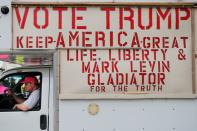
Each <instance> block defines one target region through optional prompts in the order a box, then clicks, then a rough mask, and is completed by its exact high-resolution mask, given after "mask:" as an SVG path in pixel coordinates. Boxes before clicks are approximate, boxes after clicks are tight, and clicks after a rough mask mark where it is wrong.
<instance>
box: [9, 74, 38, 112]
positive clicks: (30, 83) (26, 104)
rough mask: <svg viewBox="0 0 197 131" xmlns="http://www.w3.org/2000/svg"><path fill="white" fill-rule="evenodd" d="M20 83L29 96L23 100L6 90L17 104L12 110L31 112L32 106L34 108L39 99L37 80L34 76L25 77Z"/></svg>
mask: <svg viewBox="0 0 197 131" xmlns="http://www.w3.org/2000/svg"><path fill="white" fill-rule="evenodd" d="M21 83H24V84H25V91H28V92H30V96H29V97H28V98H27V99H26V100H25V99H22V98H19V97H17V96H16V95H15V94H14V92H12V91H11V90H8V95H11V96H12V97H13V98H14V100H15V101H16V103H17V104H15V106H14V107H13V109H18V110H22V111H27V110H31V109H32V108H33V107H34V106H36V104H38V102H39V99H40V88H39V83H38V79H37V78H36V77H35V76H26V77H25V79H24V80H23V81H22V82H21Z"/></svg>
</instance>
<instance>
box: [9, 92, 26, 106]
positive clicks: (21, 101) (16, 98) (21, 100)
mask: <svg viewBox="0 0 197 131" xmlns="http://www.w3.org/2000/svg"><path fill="white" fill-rule="evenodd" d="M7 94H8V95H11V96H12V97H13V98H14V100H15V101H16V103H18V104H21V103H23V102H24V101H25V99H22V98H19V97H17V96H16V95H15V94H14V92H13V91H12V90H10V89H9V90H8V93H7Z"/></svg>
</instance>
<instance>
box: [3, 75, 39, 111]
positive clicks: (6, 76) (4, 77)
mask: <svg viewBox="0 0 197 131" xmlns="http://www.w3.org/2000/svg"><path fill="white" fill-rule="evenodd" d="M22 74H24V76H40V83H39V86H40V99H39V108H38V109H37V108H36V109H34V108H35V107H33V108H32V109H31V110H27V111H28V112H29V111H40V110H41V108H42V106H41V105H42V77H43V76H42V73H41V72H33V71H32V72H31V71H25V72H16V73H11V74H8V75H5V76H3V77H2V78H1V79H0V81H2V80H4V79H6V78H8V77H10V76H14V75H22ZM21 80H22V79H21ZM21 80H20V81H21ZM20 81H19V82H20ZM19 82H18V83H19ZM18 83H17V84H18ZM0 112H23V111H21V110H13V109H0Z"/></svg>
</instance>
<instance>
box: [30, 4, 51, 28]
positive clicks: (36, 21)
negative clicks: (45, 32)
mask: <svg viewBox="0 0 197 131" xmlns="http://www.w3.org/2000/svg"><path fill="white" fill-rule="evenodd" d="M40 10H41V8H40V7H36V8H35V10H34V26H35V27H36V28H37V29H40V28H42V29H46V28H47V27H48V25H49V12H48V10H47V9H46V8H45V7H42V10H43V11H44V14H45V17H44V19H45V22H44V25H42V26H41V25H39V24H38V20H37V18H38V12H39V11H40Z"/></svg>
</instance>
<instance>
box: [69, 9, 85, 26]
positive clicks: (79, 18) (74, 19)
mask: <svg viewBox="0 0 197 131" xmlns="http://www.w3.org/2000/svg"><path fill="white" fill-rule="evenodd" d="M76 11H86V7H76V8H72V29H87V27H86V26H77V25H76V21H80V20H83V17H82V16H76Z"/></svg>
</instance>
